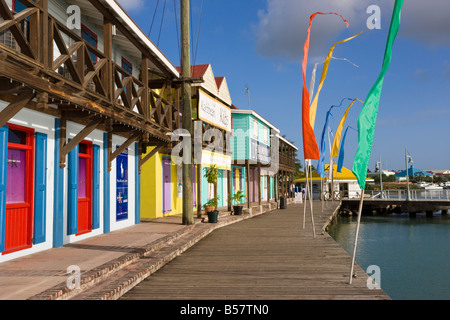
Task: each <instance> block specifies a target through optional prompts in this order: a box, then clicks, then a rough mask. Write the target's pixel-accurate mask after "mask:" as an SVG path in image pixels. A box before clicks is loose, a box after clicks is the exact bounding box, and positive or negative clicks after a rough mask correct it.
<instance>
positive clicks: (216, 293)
mask: <svg viewBox="0 0 450 320" xmlns="http://www.w3.org/2000/svg"><path fill="white" fill-rule="evenodd" d="M338 205H339V202H337V201H336V202H330V203H327V204H326V207H325V208H324V210H323V211H322V204H321V203H320V202H319V201H317V202H316V203H315V204H314V213H315V214H314V219H315V231H316V237H315V238H313V232H312V224H311V219H310V214H309V212H308V211H307V215H306V217H307V219H306V225H305V229H303V226H302V225H303V205H301V204H292V205H289V206H288V208H287V209H284V210H275V211H272V212H269V213H266V214H264V215H261V216H258V217H255V218H253V219H248V220H245V221H242V222H240V223H237V224H233V225H230V226H227V227H226V228H222V229H220V230H216V231H214V232H213V233H211V234H209V235H208V236H207V237H205V238H204V239H203V240H202V241H200V242H199V243H197V244H196V245H195V246H194V247H192V248H190V249H189V250H187V251H186V252H185V253H183V254H182V255H180V256H179V257H177V258H176V259H175V260H173V261H172V262H171V263H170V264H168V265H166V266H165V267H164V268H162V269H161V270H159V271H158V272H157V273H155V274H153V275H152V276H151V277H149V278H147V279H146V280H144V281H143V282H142V283H140V284H139V285H138V286H136V287H135V288H134V289H132V290H131V291H130V292H128V293H127V294H125V295H124V296H123V297H122V298H121V299H123V300H139V299H149V300H157V299H163V300H171V299H177V300H185V299H186V300H197V299H199V300H205V299H206V300H216V299H220V300H230V299H231V300H242V299H244V300H247V299H249V300H257V299H265V300H278V299H282V300H296V299H308V300H309V299H314V300H331V299H351V300H358V299H364V300H373V299H389V297H388V296H387V295H386V294H385V293H384V292H383V291H382V290H377V289H374V290H370V289H368V288H367V284H366V280H367V278H368V276H367V274H366V273H365V272H364V271H363V270H362V269H361V268H359V267H358V266H356V268H355V271H356V274H357V278H355V279H353V284H352V285H349V283H348V282H349V271H350V264H351V257H350V256H349V255H348V254H347V253H346V252H345V251H344V250H343V249H342V248H341V247H340V246H339V245H338V244H337V243H336V242H335V241H334V240H333V239H332V238H331V237H330V236H329V235H328V233H326V232H325V231H324V228H323V226H324V225H325V224H326V223H327V220H328V219H329V217H330V216H331V215H332V214H333V213H334V212H335V211H336V209H337V207H338Z"/></svg>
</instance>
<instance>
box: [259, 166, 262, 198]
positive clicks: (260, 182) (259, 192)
mask: <svg viewBox="0 0 450 320" xmlns="http://www.w3.org/2000/svg"><path fill="white" fill-rule="evenodd" d="M261 195H262V194H261V163H260V162H258V204H259V205H261Z"/></svg>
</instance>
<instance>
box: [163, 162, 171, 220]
mask: <svg viewBox="0 0 450 320" xmlns="http://www.w3.org/2000/svg"><path fill="white" fill-rule="evenodd" d="M170 184H171V175H170V159H169V158H163V212H164V213H167V212H170V211H172V207H171V201H170V200H171V199H170V198H171V197H170V191H171V190H170V189H171V188H170V187H171V186H170Z"/></svg>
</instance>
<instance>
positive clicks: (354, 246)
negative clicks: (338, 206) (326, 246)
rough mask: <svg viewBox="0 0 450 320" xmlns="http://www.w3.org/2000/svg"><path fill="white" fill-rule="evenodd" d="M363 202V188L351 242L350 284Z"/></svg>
mask: <svg viewBox="0 0 450 320" xmlns="http://www.w3.org/2000/svg"><path fill="white" fill-rule="evenodd" d="M363 202H364V190H362V191H361V200H360V201H359V209H358V223H357V224H356V233H355V242H354V243H353V255H352V265H351V267H350V281H349V283H350V284H352V279H353V267H354V265H355V256H356V247H357V246H358V235H359V226H360V224H361V213H362V207H363Z"/></svg>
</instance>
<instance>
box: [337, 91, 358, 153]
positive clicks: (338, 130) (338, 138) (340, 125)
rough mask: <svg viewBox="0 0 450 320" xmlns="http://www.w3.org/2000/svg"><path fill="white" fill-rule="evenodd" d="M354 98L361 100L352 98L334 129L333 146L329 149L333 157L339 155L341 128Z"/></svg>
mask: <svg viewBox="0 0 450 320" xmlns="http://www.w3.org/2000/svg"><path fill="white" fill-rule="evenodd" d="M356 100H358V101H360V102H362V101H361V100H359V99H356V98H355V99H353V101H352V103H350V105H349V106H348V108H347V110H346V111H345V113H344V116H343V117H342V119H341V122H339V126H338V128H337V130H336V133H335V134H334V140H333V148H332V150H331V156H332V157H333V158H335V157H339V144H340V143H341V134H342V130H343V129H344V124H345V121H346V120H347V116H348V112H349V111H350V108H351V107H352V106H353V104H354V103H355V102H356Z"/></svg>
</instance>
